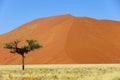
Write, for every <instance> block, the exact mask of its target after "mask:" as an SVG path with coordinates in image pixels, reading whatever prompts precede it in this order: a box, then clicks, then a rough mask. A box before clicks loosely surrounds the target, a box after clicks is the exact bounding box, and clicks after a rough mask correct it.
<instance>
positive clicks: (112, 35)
mask: <svg viewBox="0 0 120 80" xmlns="http://www.w3.org/2000/svg"><path fill="white" fill-rule="evenodd" d="M119 34H120V22H118V21H111V20H96V19H91V18H87V17H74V16H72V15H69V14H67V15H60V16H53V17H46V18H40V19H36V20H33V21H31V22H29V23H26V24H24V25H22V26H20V27H18V28H17V29H15V30H13V31H11V32H8V33H6V34H3V35H0V64H21V56H19V55H14V54H10V53H9V51H8V50H6V49H4V48H3V46H4V43H6V42H10V41H13V40H15V39H20V40H22V41H23V43H21V45H24V41H25V40H26V39H36V40H37V41H38V42H39V43H41V44H42V45H43V48H41V49H39V50H35V51H34V52H31V53H29V54H27V55H26V57H25V63H26V64H66V63H67V64H69V63H70V64H75V63H77V64H80V63H120V35H119Z"/></svg>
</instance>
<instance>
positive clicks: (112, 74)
mask: <svg viewBox="0 0 120 80" xmlns="http://www.w3.org/2000/svg"><path fill="white" fill-rule="evenodd" d="M0 80H120V65H119V64H81V65H80V64H64V65H61V64H57V65H55V64H54V65H26V66H25V70H24V71H22V70H21V65H0Z"/></svg>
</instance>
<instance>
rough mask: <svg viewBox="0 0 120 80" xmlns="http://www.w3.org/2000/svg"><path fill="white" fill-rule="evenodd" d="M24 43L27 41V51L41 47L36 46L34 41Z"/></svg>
mask: <svg viewBox="0 0 120 80" xmlns="http://www.w3.org/2000/svg"><path fill="white" fill-rule="evenodd" d="M26 41H27V43H28V45H27V46H25V47H26V48H27V50H29V51H31V50H34V49H38V48H41V47H42V45H40V44H38V43H37V41H36V40H26Z"/></svg>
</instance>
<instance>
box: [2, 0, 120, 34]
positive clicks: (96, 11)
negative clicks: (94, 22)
mask: <svg viewBox="0 0 120 80" xmlns="http://www.w3.org/2000/svg"><path fill="white" fill-rule="evenodd" d="M63 14H71V15H73V16H81V17H83V16H84V17H90V18H95V19H107V20H116V21H120V0H0V34H4V33H7V32H9V31H11V30H13V29H15V28H17V27H19V26H21V25H23V24H25V23H27V22H29V21H32V20H35V19H37V18H43V17H48V16H56V15H63Z"/></svg>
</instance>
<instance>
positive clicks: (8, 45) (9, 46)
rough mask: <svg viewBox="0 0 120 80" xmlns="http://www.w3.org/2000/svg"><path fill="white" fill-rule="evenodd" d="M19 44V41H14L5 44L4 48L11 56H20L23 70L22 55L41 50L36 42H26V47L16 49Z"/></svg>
mask: <svg viewBox="0 0 120 80" xmlns="http://www.w3.org/2000/svg"><path fill="white" fill-rule="evenodd" d="M19 42H20V41H19V40H15V41H13V42H10V43H6V44H5V46H4V48H6V49H10V53H13V54H15V53H17V54H19V55H21V56H22V70H24V58H25V56H24V54H25V53H26V54H27V53H28V52H30V51H33V50H34V49H38V48H41V47H42V45H40V44H39V43H37V41H36V40H26V42H27V45H25V46H22V47H18V43H19Z"/></svg>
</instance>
